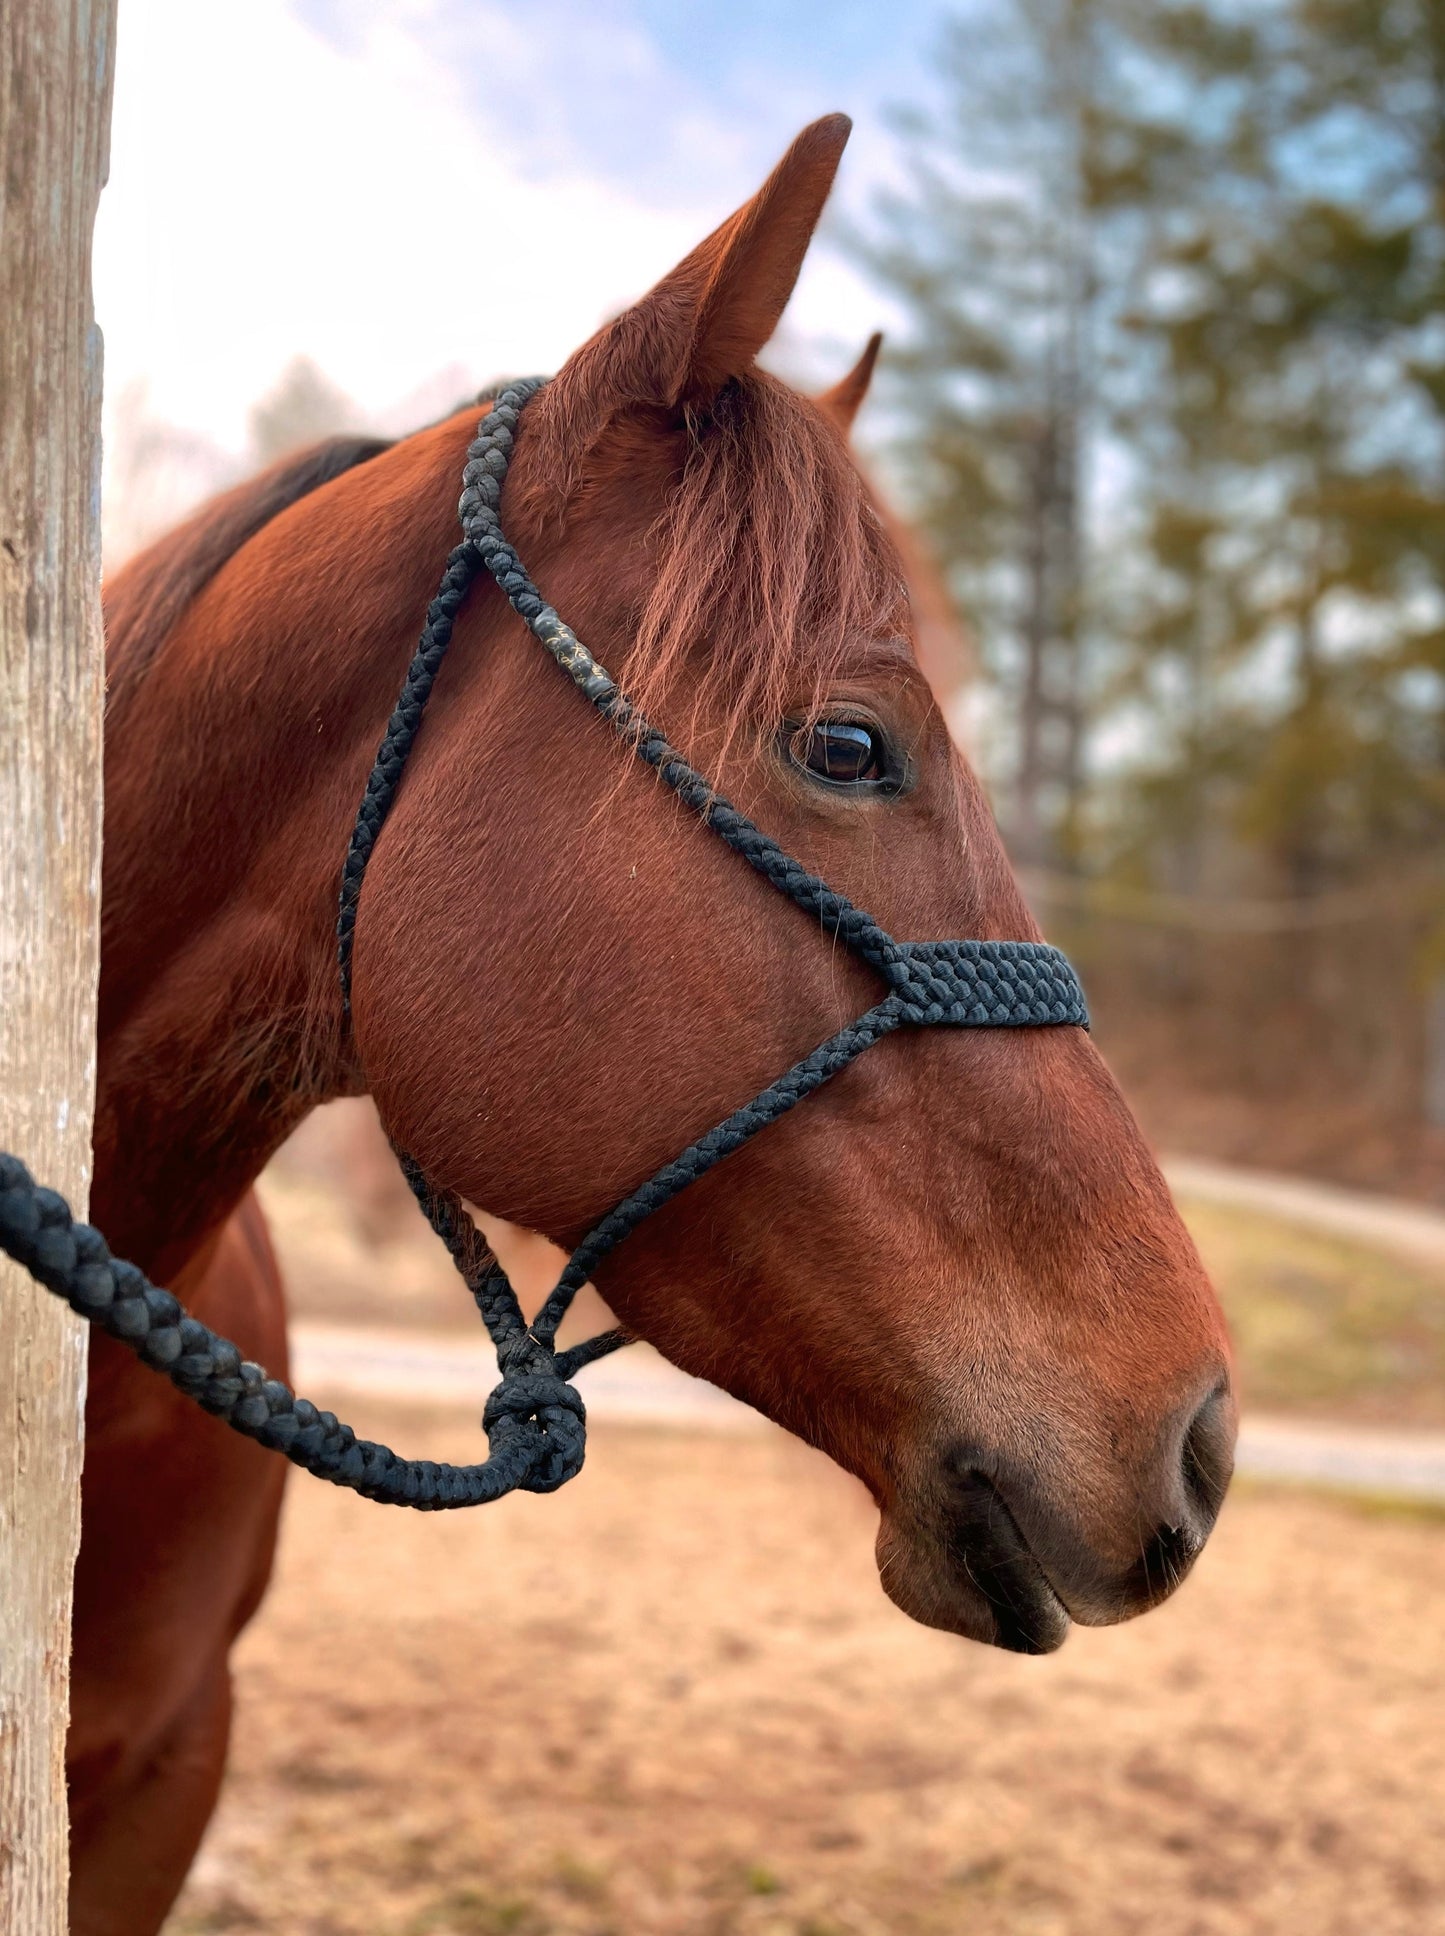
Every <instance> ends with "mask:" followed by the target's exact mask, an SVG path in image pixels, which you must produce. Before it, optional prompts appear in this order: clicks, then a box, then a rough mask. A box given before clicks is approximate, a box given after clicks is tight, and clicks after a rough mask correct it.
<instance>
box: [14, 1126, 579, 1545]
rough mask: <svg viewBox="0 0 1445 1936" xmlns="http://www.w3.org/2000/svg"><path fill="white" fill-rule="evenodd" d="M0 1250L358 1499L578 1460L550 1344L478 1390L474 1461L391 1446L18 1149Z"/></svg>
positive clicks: (472, 1492) (461, 1491)
mask: <svg viewBox="0 0 1445 1936" xmlns="http://www.w3.org/2000/svg"><path fill="white" fill-rule="evenodd" d="M0 1249H3V1250H5V1251H8V1253H9V1254H10V1256H12V1257H13V1258H14V1259H15V1261H16V1262H17V1263H18V1264H21V1265H23V1266H24V1268H25V1269H26V1270H28V1271H29V1272H30V1275H31V1276H32V1277H33V1278H35V1279H36V1281H37V1282H38V1283H40V1284H43V1285H44V1286H45V1288H46V1289H47V1290H49V1291H53V1292H54V1293H55V1294H56V1296H57V1297H63V1298H64V1299H65V1301H66V1302H67V1303H68V1304H69V1305H70V1307H71V1309H72V1310H73V1311H75V1312H77V1313H78V1315H79V1316H81V1317H83V1318H86V1319H88V1321H89V1322H90V1323H91V1324H94V1325H96V1326H97V1327H98V1328H99V1329H100V1330H102V1331H105V1332H107V1333H108V1334H109V1335H110V1336H111V1337H113V1338H116V1339H118V1340H119V1341H120V1343H122V1344H124V1345H128V1346H129V1347H130V1349H131V1350H132V1351H134V1353H135V1354H136V1356H137V1357H138V1358H139V1359H140V1360H141V1362H142V1363H143V1364H146V1365H149V1366H150V1367H151V1368H152V1370H154V1371H159V1372H161V1373H162V1374H163V1375H164V1376H165V1377H167V1378H169V1379H170V1381H171V1383H172V1384H173V1385H174V1386H175V1387H176V1389H177V1391H180V1392H184V1394H185V1395H186V1397H187V1398H192V1399H194V1400H195V1401H196V1403H197V1404H198V1405H200V1406H202V1407H203V1408H204V1409H205V1410H206V1411H208V1412H211V1413H213V1414H214V1415H215V1416H216V1417H217V1418H219V1419H222V1420H224V1421H225V1423H226V1424H227V1425H229V1426H230V1427H231V1429H232V1430H233V1431H236V1432H240V1433H242V1434H243V1435H244V1436H245V1437H246V1438H250V1439H255V1440H256V1442H257V1444H258V1445H264V1446H266V1447H267V1448H268V1449H269V1450H271V1451H273V1452H282V1453H284V1454H285V1456H286V1457H287V1458H288V1459H290V1460H291V1462H292V1463H293V1464H294V1465H299V1466H303V1467H304V1468H305V1469H306V1471H308V1472H313V1473H315V1474H316V1476H317V1477H318V1478H320V1479H327V1480H329V1481H330V1482H331V1484H332V1485H336V1486H348V1487H350V1489H351V1490H352V1491H353V1492H359V1493H361V1494H362V1496H363V1497H364V1498H367V1499H375V1500H378V1501H380V1502H381V1503H382V1504H383V1505H388V1506H414V1507H416V1508H417V1509H418V1510H420V1511H422V1512H435V1511H439V1510H442V1509H445V1508H448V1507H455V1506H477V1505H482V1504H485V1503H486V1502H487V1501H488V1500H492V1499H500V1498H501V1497H502V1495H503V1494H504V1493H507V1492H514V1491H516V1490H517V1489H518V1488H523V1489H525V1490H526V1491H529V1492H555V1491H556V1489H557V1487H558V1486H560V1485H563V1484H565V1483H566V1481H567V1480H568V1479H570V1478H571V1477H572V1476H573V1474H574V1473H576V1472H577V1471H579V1470H580V1469H581V1465H582V1454H583V1450H584V1446H585V1424H586V1411H585V1408H584V1406H583V1404H582V1399H581V1397H580V1395H579V1394H578V1393H577V1391H576V1390H575V1389H574V1388H573V1387H572V1386H571V1385H569V1384H566V1383H565V1382H564V1381H563V1380H562V1379H561V1378H560V1377H558V1376H557V1375H556V1373H555V1372H553V1371H551V1370H550V1369H548V1367H547V1357H548V1354H544V1353H541V1352H540V1351H539V1352H537V1354H536V1357H535V1362H534V1366H533V1368H531V1369H529V1368H527V1367H526V1366H524V1365H523V1364H522V1363H520V1362H517V1363H516V1364H514V1365H513V1366H512V1367H510V1368H509V1373H510V1375H509V1376H508V1377H507V1378H504V1379H503V1381H502V1384H501V1385H499V1386H498V1388H497V1390H496V1391H495V1392H493V1393H492V1396H491V1397H490V1398H489V1399H488V1401H487V1408H486V1411H485V1412H484V1413H483V1416H482V1422H483V1425H484V1426H485V1428H486V1433H487V1442H488V1446H489V1448H490V1456H489V1457H488V1458H487V1459H486V1460H485V1461H484V1462H483V1463H482V1464H480V1465H464V1466H455V1465H440V1464H437V1463H435V1462H434V1461H433V1460H430V1459H402V1458H399V1457H398V1456H397V1454H396V1453H395V1452H393V1451H391V1450H390V1448H389V1447H387V1446H385V1445H376V1444H373V1443H372V1442H371V1441H370V1440H369V1439H360V1438H358V1437H357V1436H356V1434H355V1432H353V1431H352V1429H351V1427H350V1426H349V1425H343V1424H342V1423H341V1422H340V1421H339V1420H338V1419H337V1417H336V1415H335V1413H334V1412H328V1411H322V1410H321V1409H320V1408H319V1407H318V1406H315V1405H313V1404H312V1403H311V1402H310V1400H309V1399H305V1398H298V1397H297V1396H296V1394H295V1393H294V1392H293V1391H292V1390H291V1388H290V1387H289V1386H288V1385H285V1384H283V1383H282V1382H281V1380H280V1379H279V1378H268V1377H267V1375H266V1373H265V1371H264V1370H263V1369H262V1367H261V1366H260V1365H257V1364H252V1363H250V1362H249V1361H248V1360H247V1359H244V1358H243V1357H242V1355H241V1352H240V1350H239V1348H238V1347H237V1346H236V1345H234V1344H233V1343H232V1342H231V1341H230V1339H229V1338H222V1337H219V1336H217V1334H216V1333H215V1332H214V1331H212V1330H211V1328H210V1327H209V1325H205V1324H202V1323H201V1321H200V1319H199V1318H195V1317H192V1316H191V1315H190V1313H189V1312H188V1311H186V1310H185V1308H184V1307H183V1306H182V1305H181V1304H180V1303H179V1301H178V1300H177V1299H176V1298H174V1297H172V1295H171V1293H170V1292H169V1291H162V1290H158V1289H157V1288H156V1286H155V1285H154V1284H152V1283H151V1282H150V1280H149V1278H147V1277H146V1275H145V1274H144V1272H143V1271H140V1270H138V1269H137V1268H136V1266H135V1265H134V1264H128V1263H126V1262H124V1261H123V1260H122V1259H120V1258H118V1257H112V1256H111V1254H110V1251H109V1249H108V1248H107V1246H106V1242H105V1239H104V1238H103V1237H102V1236H101V1234H100V1232H99V1231H98V1230H97V1229H96V1228H95V1227H94V1225H93V1224H88V1223H77V1222H76V1221H75V1219H74V1218H73V1217H72V1216H71V1213H70V1206H69V1205H68V1204H67V1203H66V1201H65V1199H64V1197H62V1196H60V1195H59V1194H58V1193H57V1192H56V1191H54V1190H46V1189H42V1188H40V1186H39V1185H38V1184H37V1183H36V1182H35V1180H34V1178H33V1177H32V1176H31V1175H30V1172H29V1171H28V1170H27V1169H26V1167H25V1165H24V1164H23V1163H22V1162H21V1161H20V1159H19V1158H18V1157H15V1156H10V1155H7V1154H5V1153H3V1152H0Z"/></svg>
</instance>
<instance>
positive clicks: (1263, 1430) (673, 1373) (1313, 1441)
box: [292, 1321, 1445, 1501]
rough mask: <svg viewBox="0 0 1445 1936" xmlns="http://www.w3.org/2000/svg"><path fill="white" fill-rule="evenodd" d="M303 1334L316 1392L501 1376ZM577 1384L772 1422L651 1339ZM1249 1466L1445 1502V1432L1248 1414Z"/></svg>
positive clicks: (626, 1402)
mask: <svg viewBox="0 0 1445 1936" xmlns="http://www.w3.org/2000/svg"><path fill="white" fill-rule="evenodd" d="M292 1337H293V1348H294V1352H295V1374H296V1384H297V1386H298V1388H299V1389H300V1390H301V1391H303V1392H305V1393H307V1394H308V1395H310V1394H312V1393H316V1392H325V1393H337V1394H340V1393H364V1394H370V1395H373V1396H378V1397H384V1398H403V1399H413V1400H417V1399H423V1400H424V1399H434V1400H437V1401H438V1402H443V1403H445V1402H449V1401H450V1402H460V1403H472V1404H475V1405H477V1406H478V1407H480V1405H481V1401H482V1399H483V1397H484V1396H485V1394H486V1393H487V1392H488V1391H490V1390H491V1388H492V1386H493V1385H494V1384H495V1383H496V1376H497V1373H496V1362H495V1359H494V1358H493V1356H492V1353H491V1351H490V1349H489V1348H488V1347H487V1346H486V1344H485V1343H484V1342H476V1341H471V1340H468V1339H466V1338H464V1337H459V1336H456V1335H447V1334H435V1333H433V1334H430V1335H429V1334H427V1333H426V1332H421V1331H405V1330H400V1329H397V1330H387V1329H383V1328H382V1327H380V1326H375V1327H373V1326H369V1325H367V1326H362V1325H339V1324H322V1323H317V1322H314V1321H313V1322H307V1321H302V1322H300V1323H298V1324H296V1325H294V1326H293V1327H292ZM578 1384H579V1387H580V1389H581V1391H582V1392H583V1394H584V1396H585V1397H586V1400H587V1405H588V1409H589V1411H590V1412H591V1413H592V1414H593V1416H594V1417H597V1418H604V1419H609V1420H614V1421H617V1422H619V1423H623V1424H638V1423H643V1424H675V1425H689V1426H701V1427H704V1428H708V1429H715V1430H723V1431H738V1430H742V1431H748V1430H753V1429H770V1428H767V1423H766V1421H765V1420H764V1419H762V1418H761V1417H759V1415H758V1414H757V1413H756V1412H754V1411H751V1410H750V1409H749V1408H748V1407H747V1406H746V1405H742V1404H739V1403H738V1401H737V1400H736V1399H735V1398H730V1397H729V1396H728V1394H727V1393H726V1392H722V1391H719V1390H718V1389H717V1387H716V1386H715V1385H706V1384H703V1383H702V1382H701V1380H699V1379H696V1378H689V1377H688V1376H687V1374H686V1373H685V1372H681V1371H678V1370H677V1369H676V1367H675V1366H673V1365H670V1364H668V1363H667V1361H666V1359H664V1358H661V1357H659V1356H658V1354H657V1353H656V1352H655V1351H652V1350H650V1349H649V1348H648V1347H647V1346H645V1345H634V1346H632V1347H631V1348H630V1350H628V1351H626V1352H622V1353H619V1355H618V1356H617V1357H615V1358H608V1359H604V1360H603V1361H602V1362H601V1363H600V1364H596V1365H589V1366H588V1367H587V1369H586V1370H585V1371H584V1372H583V1373H582V1375H581V1377H580V1378H579V1380H578ZM1238 1466H1239V1470H1240V1471H1241V1472H1244V1473H1248V1474H1250V1475H1251V1476H1253V1477H1256V1478H1263V1479H1286V1480H1293V1481H1297V1482H1303V1483H1308V1484H1312V1485H1324V1486H1332V1487H1342V1488H1346V1489H1349V1490H1352V1491H1362V1492H1375V1493H1383V1494H1390V1495H1396V1496H1401V1497H1410V1498H1416V1499H1423V1500H1440V1501H1445V1433H1437V1432H1398V1433H1397V1432H1382V1431H1369V1430H1363V1429H1361V1428H1358V1427H1353V1426H1342V1425H1341V1426H1336V1425H1320V1424H1314V1423H1310V1424H1303V1423H1299V1422H1296V1421H1295V1420H1292V1419H1283V1418H1263V1417H1254V1418H1247V1419H1246V1420H1245V1422H1244V1427H1243V1430H1242V1431H1241V1434H1240V1444H1239V1455H1238Z"/></svg>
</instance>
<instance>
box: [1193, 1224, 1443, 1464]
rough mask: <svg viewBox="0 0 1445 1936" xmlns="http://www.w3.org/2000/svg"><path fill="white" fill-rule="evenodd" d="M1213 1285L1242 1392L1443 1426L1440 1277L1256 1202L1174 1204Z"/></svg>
mask: <svg viewBox="0 0 1445 1936" xmlns="http://www.w3.org/2000/svg"><path fill="white" fill-rule="evenodd" d="M1180 1207H1181V1209H1182V1210H1183V1212H1184V1217H1185V1221H1186V1222H1187V1223H1188V1225H1189V1228H1190V1230H1191V1231H1192V1232H1193V1235H1194V1240H1195V1242H1196V1243H1197V1244H1198V1245H1199V1249H1200V1253H1201V1255H1202V1256H1203V1258H1204V1261H1205V1264H1206V1265H1207V1266H1208V1268H1209V1272H1210V1275H1211V1276H1212V1277H1213V1279H1214V1282H1215V1284H1216V1285H1217V1287H1218V1289H1219V1294H1220V1297H1221V1298H1222V1299H1223V1302H1224V1308H1225V1311H1226V1313H1227V1314H1228V1317H1229V1328H1230V1331H1231V1333H1232V1334H1233V1337H1234V1343H1235V1349H1236V1351H1237V1352H1238V1355H1239V1365H1240V1380H1241V1385H1242V1388H1243V1392H1244V1397H1245V1402H1246V1404H1248V1405H1249V1406H1251V1407H1252V1408H1254V1409H1256V1410H1259V1411H1269V1412H1312V1413H1316V1414H1318V1415H1320V1416H1322V1417H1327V1418H1337V1419H1345V1418H1348V1419H1351V1420H1356V1421H1359V1422H1368V1423H1371V1424H1375V1423H1378V1424H1386V1425H1429V1426H1436V1427H1438V1426H1441V1425H1445V1278H1442V1276H1441V1275H1440V1274H1439V1273H1438V1272H1432V1271H1430V1270H1428V1269H1426V1268H1424V1267H1423V1266H1421V1265H1417V1264H1411V1263H1406V1262H1403V1261H1401V1260H1400V1259H1398V1258H1396V1257H1394V1256H1391V1255H1389V1254H1387V1253H1386V1252H1384V1251H1381V1250H1376V1249H1372V1248H1371V1247H1370V1246H1369V1245H1367V1244H1361V1243H1352V1242H1349V1241H1347V1240H1346V1239H1344V1238H1341V1237H1337V1236H1334V1235H1332V1234H1329V1233H1326V1232H1323V1231H1318V1230H1306V1229H1302V1228H1300V1227H1298V1226H1296V1225H1294V1224H1291V1223H1286V1222H1283V1221H1281V1220H1280V1219H1278V1218H1275V1217H1267V1216H1261V1215H1260V1214H1259V1213H1257V1212H1255V1211H1248V1210H1236V1209H1232V1208H1231V1209H1225V1208H1221V1207H1220V1206H1219V1205H1217V1204H1206V1203H1194V1202H1190V1201H1189V1200H1188V1199H1183V1200H1182V1201H1181V1205H1180Z"/></svg>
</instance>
